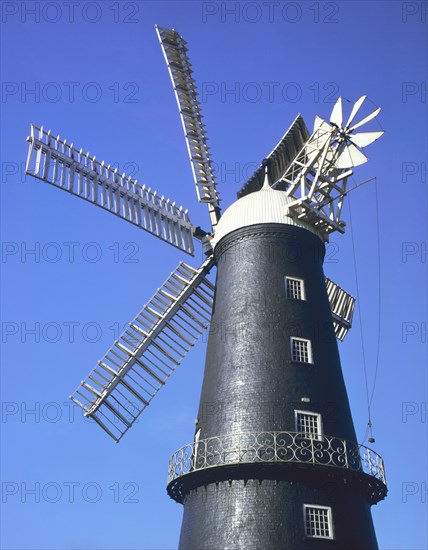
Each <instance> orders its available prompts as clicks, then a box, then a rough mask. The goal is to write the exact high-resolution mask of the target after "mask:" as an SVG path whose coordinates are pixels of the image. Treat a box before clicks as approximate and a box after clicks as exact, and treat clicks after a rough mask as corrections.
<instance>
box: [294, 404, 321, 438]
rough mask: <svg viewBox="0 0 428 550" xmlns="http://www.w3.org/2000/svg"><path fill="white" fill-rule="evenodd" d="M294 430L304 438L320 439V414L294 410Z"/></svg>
mask: <svg viewBox="0 0 428 550" xmlns="http://www.w3.org/2000/svg"><path fill="white" fill-rule="evenodd" d="M294 419H295V424H296V432H299V433H300V434H302V437H305V438H306V439H316V440H318V441H321V440H322V421H321V415H320V414H318V413H314V412H310V411H294Z"/></svg>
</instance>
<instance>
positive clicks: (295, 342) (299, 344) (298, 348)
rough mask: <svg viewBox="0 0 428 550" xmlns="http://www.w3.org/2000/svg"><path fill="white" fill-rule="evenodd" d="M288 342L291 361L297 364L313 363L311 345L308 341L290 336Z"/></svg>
mask: <svg viewBox="0 0 428 550" xmlns="http://www.w3.org/2000/svg"><path fill="white" fill-rule="evenodd" d="M290 342H291V359H292V361H297V362H299V363H313V360H312V345H311V341H310V340H307V339H306V338H296V337H295V336H292V337H291V339H290Z"/></svg>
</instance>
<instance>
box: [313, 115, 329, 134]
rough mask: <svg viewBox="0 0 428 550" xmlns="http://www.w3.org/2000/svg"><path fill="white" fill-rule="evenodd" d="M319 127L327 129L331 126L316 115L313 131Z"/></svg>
mask: <svg viewBox="0 0 428 550" xmlns="http://www.w3.org/2000/svg"><path fill="white" fill-rule="evenodd" d="M320 128H321V129H322V130H326V131H327V130H330V129H331V126H330V124H328V122H326V121H325V120H324V119H322V118H321V117H319V116H318V115H317V116H316V117H315V121H314V132H316V131H317V130H319V129H320Z"/></svg>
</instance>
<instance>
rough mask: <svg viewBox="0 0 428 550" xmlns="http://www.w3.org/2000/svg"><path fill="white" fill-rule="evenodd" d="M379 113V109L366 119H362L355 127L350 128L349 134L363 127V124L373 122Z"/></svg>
mask: <svg viewBox="0 0 428 550" xmlns="http://www.w3.org/2000/svg"><path fill="white" fill-rule="evenodd" d="M379 113H380V107H379V108H378V109H376V111H373V112H372V113H371V114H370V115H368V116H366V118H363V120H362V121H361V122H358V124H355V126H352V128H350V129H349V131H350V132H353V131H354V130H356V129H357V128H360V127H361V126H363V125H364V124H366V122H370V121H371V120H373V119H374V118H375V117H377V115H378V114H379Z"/></svg>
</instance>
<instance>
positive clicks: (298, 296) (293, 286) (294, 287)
mask: <svg viewBox="0 0 428 550" xmlns="http://www.w3.org/2000/svg"><path fill="white" fill-rule="evenodd" d="M285 292H286V294H287V298H288V299H289V300H306V295H305V284H304V282H303V279H296V278H294V277H285Z"/></svg>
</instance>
